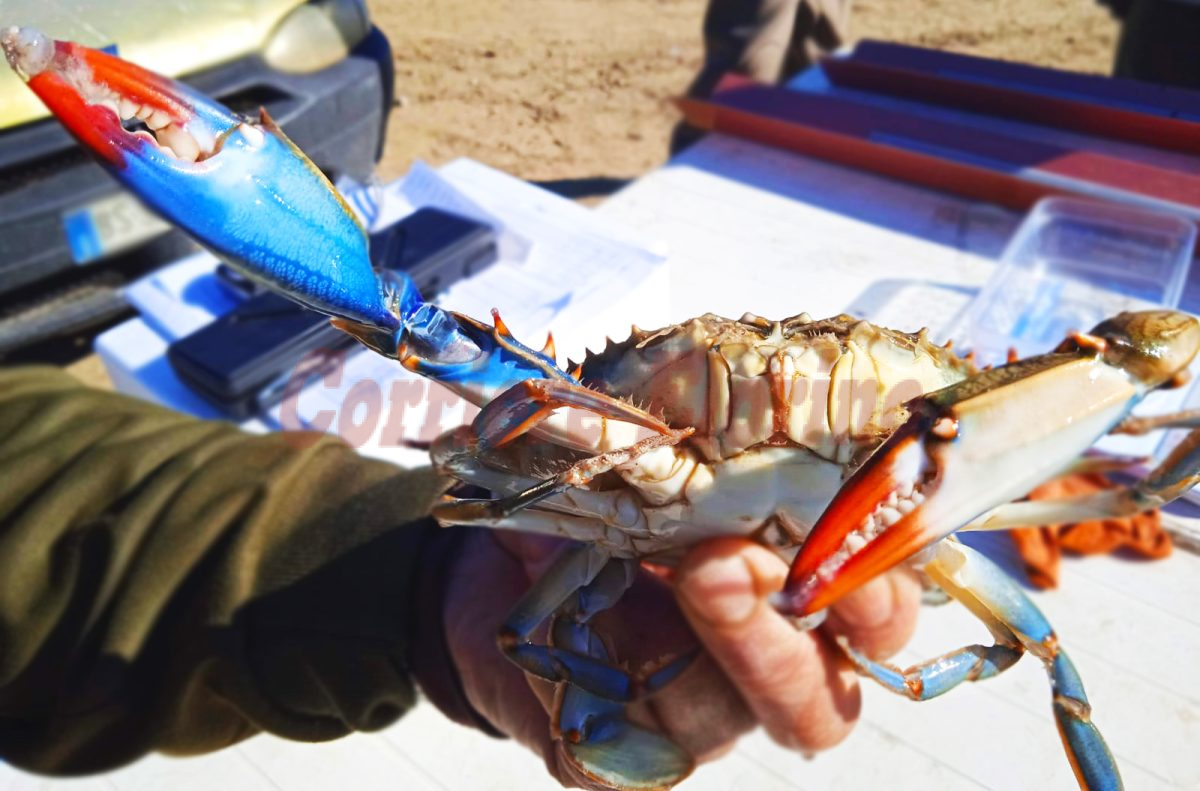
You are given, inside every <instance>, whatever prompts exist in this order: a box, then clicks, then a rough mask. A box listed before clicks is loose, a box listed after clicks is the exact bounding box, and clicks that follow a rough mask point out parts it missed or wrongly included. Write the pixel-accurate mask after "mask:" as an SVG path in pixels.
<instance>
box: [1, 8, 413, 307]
mask: <svg viewBox="0 0 1200 791" xmlns="http://www.w3.org/2000/svg"><path fill="white" fill-rule="evenodd" d="M3 45H4V51H5V55H6V56H7V57H8V61H9V63H10V65H11V66H12V67H13V68H14V69H15V70H16V71H17V72H18V73H19V74H20V75H21V76H22V77H23V78H24V79H25V80H26V82H27V83H28V84H29V87H30V88H31V89H32V90H33V91H34V92H35V93H36V94H37V95H38V97H39V98H41V100H42V101H43V102H44V103H45V104H46V106H47V107H48V108H49V109H50V110H51V112H53V113H54V114H55V115H56V116H57V117H58V118H59V120H60V121H61V122H62V123H63V125H64V126H66V127H67V129H68V130H70V131H71V133H72V134H74V135H75V137H76V138H77V139H78V140H79V142H80V144H81V145H83V146H84V148H86V149H88V150H89V151H90V152H91V153H92V154H94V155H95V156H96V158H97V159H99V160H100V162H101V164H103V165H104V166H105V167H106V168H107V169H108V171H109V172H110V173H112V175H113V176H115V177H116V178H117V179H118V180H119V181H120V182H121V183H122V184H124V185H125V186H126V187H128V188H129V190H130V191H132V192H133V193H134V194H135V195H137V196H138V197H139V198H141V200H143V201H144V202H145V203H146V204H148V205H149V206H150V207H151V208H152V209H154V210H155V211H157V212H158V213H159V214H161V215H163V216H164V217H165V218H166V219H168V220H170V221H171V222H172V223H174V224H175V225H178V226H179V227H180V228H182V229H184V230H185V231H187V232H188V233H189V234H190V235H191V236H193V237H195V238H196V240H197V241H199V242H201V243H202V244H204V245H205V246H206V247H209V248H210V249H212V250H213V251H214V252H215V253H217V254H218V255H219V256H221V257H222V258H224V259H225V260H226V261H228V262H229V263H230V264H232V265H233V266H235V267H236V268H238V269H239V270H241V271H242V272H245V273H246V275H247V276H249V277H251V278H253V279H255V280H258V281H260V282H262V283H264V284H266V285H267V286H269V287H270V288H273V289H275V290H277V291H280V292H282V293H284V294H285V295H287V296H288V297H290V298H292V299H294V300H296V301H297V302H300V303H302V304H304V305H307V306H309V307H311V308H313V309H314V310H318V311H320V312H322V313H325V314H328V315H330V316H338V317H341V318H345V319H351V320H354V321H357V322H361V323H364V324H369V325H372V326H375V327H380V328H386V329H391V330H395V329H397V328H398V327H399V326H400V323H401V317H398V316H396V315H394V314H393V313H392V312H391V311H390V310H389V306H388V300H387V298H386V295H385V294H384V291H383V289H382V287H381V285H380V283H379V281H378V279H377V278H376V277H375V273H374V272H373V271H372V270H371V261H370V258H369V256H368V252H367V251H368V248H367V239H366V234H365V232H364V231H363V228H362V226H361V225H359V223H358V221H357V219H356V218H355V217H354V214H353V213H352V212H351V211H350V208H349V207H348V206H347V205H346V204H345V202H344V201H342V199H341V197H340V196H339V195H338V194H337V192H335V191H334V190H333V188H332V187H331V185H330V184H329V181H328V180H327V179H326V178H325V176H324V175H322V174H321V172H320V171H319V170H318V169H317V168H316V167H315V166H314V165H313V164H312V163H311V162H310V161H309V160H308V159H307V158H306V157H304V155H303V154H301V153H300V152H299V150H298V149H297V148H296V147H295V146H294V145H293V144H292V142H291V141H290V140H288V139H287V137H286V136H284V134H283V132H281V131H280V130H279V129H278V127H276V126H275V124H274V123H272V122H271V120H270V118H268V117H267V116H266V114H265V113H264V114H263V117H262V122H261V125H258V124H251V123H249V122H247V121H245V120H244V119H242V118H241V117H239V116H237V115H235V114H234V113H233V112H231V111H230V110H228V109H226V108H225V107H223V106H222V105H220V104H218V103H216V102H214V101H212V100H210V99H208V98H206V97H205V96H203V95H201V94H199V93H197V92H196V91H194V90H192V89H190V88H188V87H187V86H186V85H183V84H182V83H179V82H176V81H175V80H171V79H168V78H166V77H162V76H160V75H158V74H154V73H153V72H150V71H147V70H145V69H142V68H140V67H138V66H135V65H134V64H132V63H128V62H126V61H123V60H121V59H119V58H116V57H114V56H112V55H108V54H106V53H104V52H99V51H97V50H93V49H88V48H87V47H82V46H80V45H78V44H74V43H70V42H64V41H53V40H51V39H48V38H46V37H45V36H43V35H42V34H41V33H38V32H37V31H35V30H31V29H28V28H23V29H22V28H10V29H9V30H6V31H4V34H3ZM122 114H128V115H129V118H127V119H126V120H127V121H132V120H133V118H134V116H135V114H136V117H137V118H140V119H142V120H143V121H144V122H145V125H146V126H147V127H148V128H150V129H151V130H152V131H145V130H142V131H137V132H131V131H128V130H126V129H125V128H124V126H122V119H121V115H122Z"/></svg>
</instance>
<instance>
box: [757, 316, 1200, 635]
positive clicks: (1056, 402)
mask: <svg viewBox="0 0 1200 791" xmlns="http://www.w3.org/2000/svg"><path fill="white" fill-rule="evenodd" d="M1188 343H1189V344H1191V342H1190V340H1189V341H1188ZM1192 345H1194V344H1191V345H1189V348H1188V349H1186V350H1185V351H1187V352H1189V353H1187V354H1182V353H1181V355H1180V359H1182V360H1185V363H1184V364H1186V360H1190V359H1191V353H1192V351H1194V350H1191V346H1192ZM1110 357H1111V355H1109V356H1104V355H1102V354H1100V353H1098V352H1097V351H1096V350H1094V349H1082V348H1081V349H1076V350H1074V351H1073V352H1070V353H1058V354H1049V355H1043V356H1041V357H1034V358H1030V359H1029V360H1025V361H1021V362H1018V363H1014V364H1011V365H1006V366H1004V367H1002V368H996V369H993V370H991V371H987V372H983V373H980V374H978V375H976V376H973V377H971V378H969V379H966V380H964V381H962V382H960V383H958V384H956V385H951V386H950V387H947V388H944V389H942V390H939V391H937V392H935V393H930V394H929V395H926V396H923V397H921V398H918V399H915V400H913V401H910V402H909V403H908V404H907V407H908V409H909V411H910V417H909V418H908V420H907V421H906V422H905V423H904V424H903V425H901V426H900V428H899V429H897V430H896V432H895V433H894V434H893V435H892V436H891V437H890V438H889V439H888V440H887V441H886V442H885V443H884V444H883V445H881V446H880V448H879V449H878V450H877V451H876V452H875V453H874V454H873V455H872V456H871V458H869V459H868V460H867V461H866V463H865V464H864V465H863V466H862V467H861V468H860V469H859V470H858V471H857V472H856V473H855V474H854V475H853V476H852V477H851V478H850V479H849V480H848V481H847V482H846V484H845V485H844V486H843V487H842V488H841V490H840V491H839V492H838V493H837V495H836V496H835V497H834V498H833V501H832V502H831V503H830V504H829V506H828V508H827V509H826V510H825V512H824V513H823V514H822V515H821V517H820V519H818V520H817V523H816V525H815V526H814V527H813V529H812V532H811V533H810V534H809V536H808V539H807V540H806V541H805V543H804V545H803V546H802V547H801V549H800V552H799V554H798V555H797V556H796V559H795V561H794V562H793V565H792V568H791V571H790V573H789V575H788V580H787V584H786V586H785V588H784V590H783V592H782V593H780V594H779V596H778V598H777V601H776V605H777V606H778V607H779V608H780V609H781V610H782V611H784V612H787V613H791V614H793V615H797V616H808V615H812V614H814V613H816V612H817V611H819V610H823V609H824V608H826V607H828V606H829V605H831V604H833V603H834V602H836V601H837V600H838V599H839V598H841V597H842V596H844V595H845V594H847V593H849V592H850V591H852V590H854V589H855V588H857V587H859V586H861V585H862V584H864V583H865V582H867V581H868V580H870V579H872V578H873V577H875V576H876V575H878V574H881V573H882V572H884V571H886V570H888V569H890V568H891V567H893V566H895V565H896V564H898V563H900V562H902V561H904V560H905V559H907V558H910V557H912V556H913V555H915V554H917V553H918V552H920V551H921V550H922V549H923V548H925V547H927V546H929V545H930V544H932V543H934V542H935V541H938V540H939V539H942V538H945V537H946V536H948V535H950V534H951V533H953V532H954V531H956V530H958V529H959V528H960V527H962V526H963V525H965V524H967V523H968V522H970V521H971V520H972V519H974V518H976V517H977V516H979V515H980V514H983V513H984V512H986V511H989V510H991V509H992V508H994V507H996V506H998V505H1001V504H1003V503H1007V502H1009V501H1011V500H1014V499H1016V498H1018V497H1022V496H1024V495H1025V494H1027V493H1028V492H1029V491H1030V490H1031V489H1033V488H1034V487H1035V486H1037V485H1038V484H1040V483H1042V482H1044V481H1046V480H1048V479H1049V478H1051V477H1053V476H1055V475H1058V474H1060V473H1061V472H1062V471H1063V470H1065V469H1067V468H1068V467H1069V466H1070V465H1071V464H1072V463H1073V462H1074V461H1075V460H1076V459H1077V458H1078V457H1079V455H1080V454H1081V453H1083V451H1085V450H1086V449H1087V448H1088V447H1090V446H1091V445H1092V443H1094V442H1095V441H1096V440H1097V439H1098V438H1099V437H1101V436H1103V435H1104V434H1105V433H1106V432H1107V431H1108V430H1109V429H1111V428H1112V426H1114V425H1116V424H1117V423H1118V422H1119V421H1120V420H1121V419H1122V418H1123V417H1124V416H1125V415H1126V414H1127V412H1128V410H1129V409H1130V408H1131V407H1132V405H1133V404H1135V403H1136V402H1137V401H1138V399H1140V398H1141V396H1142V394H1144V393H1145V392H1146V388H1145V385H1144V383H1143V382H1142V380H1141V379H1139V378H1138V377H1135V376H1131V374H1130V370H1129V366H1124V365H1114V364H1113V363H1112V361H1111V360H1110V359H1109V358H1110ZM1143 378H1144V377H1143Z"/></svg>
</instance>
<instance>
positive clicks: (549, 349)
mask: <svg viewBox="0 0 1200 791" xmlns="http://www.w3.org/2000/svg"><path fill="white" fill-rule="evenodd" d="M542 354H544V355H546V356H547V357H549V358H550V359H551V360H553V359H554V358H556V357H557V356H558V355H557V354H556V353H555V349H554V333H553V332H547V333H546V345H545V346H543V347H542Z"/></svg>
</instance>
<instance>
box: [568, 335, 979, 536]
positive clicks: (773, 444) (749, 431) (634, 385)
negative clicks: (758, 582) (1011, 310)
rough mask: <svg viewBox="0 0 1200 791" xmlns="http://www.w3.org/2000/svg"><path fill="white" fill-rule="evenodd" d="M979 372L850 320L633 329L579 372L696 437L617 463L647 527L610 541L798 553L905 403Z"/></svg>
mask: <svg viewBox="0 0 1200 791" xmlns="http://www.w3.org/2000/svg"><path fill="white" fill-rule="evenodd" d="M973 372H974V368H973V366H972V365H971V364H970V363H969V362H967V361H966V360H963V359H961V358H959V357H957V356H955V355H954V354H953V353H952V352H951V351H949V349H947V348H943V347H940V346H936V345H934V344H932V343H930V342H929V340H928V338H927V333H926V332H925V331H924V330H921V331H920V332H918V333H912V334H910V333H904V332H898V331H895V330H891V329H887V328H884V327H879V326H876V325H874V324H871V323H869V322H866V321H861V320H858V319H855V318H853V317H851V316H848V315H840V316H835V317H833V318H829V319H824V320H819V321H814V320H812V319H811V318H810V317H809V316H808V315H807V314H800V315H798V316H794V317H792V318H789V319H785V320H783V321H770V320H767V319H764V318H761V317H758V316H754V315H751V314H747V315H746V316H743V317H742V318H741V319H740V320H737V321H734V320H731V319H726V318H722V317H720V316H716V315H712V314H708V315H705V316H701V317H699V318H696V319H692V320H690V321H688V322H685V323H682V324H677V325H674V326H671V327H667V328H664V329H661V330H657V331H651V332H646V331H642V330H638V329H637V328H636V327H635V328H634V330H633V332H632V334H631V336H630V337H629V338H628V339H627V340H625V341H621V342H619V343H614V342H611V341H610V342H609V345H608V346H607V347H606V348H605V349H604V351H603V352H600V353H595V354H593V353H589V354H588V356H587V357H586V358H585V360H584V362H583V364H582V368H581V376H580V378H581V380H582V381H583V382H584V384H586V385H588V386H589V387H592V388H593V389H596V390H599V391H601V392H604V393H605V394H607V395H611V396H615V397H618V398H621V399H623V400H625V401H628V402H630V403H633V404H636V405H638V406H640V407H642V408H644V409H646V410H647V411H648V412H650V413H651V414H654V415H658V416H661V417H662V418H663V419H664V421H665V422H667V423H668V424H670V425H671V426H672V427H673V428H689V427H690V428H694V429H695V433H694V434H693V435H692V436H691V437H689V438H688V439H686V440H684V442H683V443H681V444H680V445H678V446H676V447H664V448H659V449H657V450H654V451H651V452H650V453H647V454H645V455H644V456H642V457H640V458H639V459H637V460H636V461H634V462H633V463H631V464H629V465H626V466H623V467H621V468H618V469H617V470H616V472H615V474H616V475H618V476H620V478H621V479H623V481H624V483H625V484H626V485H627V486H628V488H629V489H631V490H632V492H633V493H635V494H636V496H637V498H638V500H639V503H640V505H641V509H642V512H643V513H644V514H645V517H646V523H645V525H644V526H642V525H639V530H637V531H636V532H637V533H641V535H638V536H633V538H634V539H635V540H634V541H632V543H627V542H626V541H625V540H624V537H622V538H621V539H618V543H620V544H622V546H612V549H613V550H614V551H618V552H620V553H621V554H635V555H650V554H656V555H660V556H661V555H663V554H664V553H665V554H667V555H670V554H674V552H672V550H675V549H678V548H682V547H685V546H687V545H690V544H692V543H694V542H696V541H699V540H703V539H705V538H710V537H713V536H717V535H722V534H738V535H751V536H755V537H757V538H758V539H759V540H761V541H763V542H764V543H766V544H769V545H772V546H776V547H780V548H786V547H793V546H795V545H797V544H798V543H800V542H801V541H803V539H804V537H805V536H806V535H807V534H808V531H809V529H810V528H811V526H812V525H813V524H814V523H815V522H816V520H817V518H818V517H819V516H820V514H821V512H822V511H823V510H824V508H825V506H826V505H827V504H828V503H829V501H830V499H831V498H832V497H833V495H834V494H835V493H836V492H837V490H838V488H839V487H840V486H841V485H842V483H843V481H844V480H845V479H846V478H847V477H848V476H849V475H850V474H851V473H852V472H853V471H854V470H855V469H856V468H857V467H858V465H859V464H861V463H862V461H863V460H865V459H866V458H867V457H868V456H869V455H870V453H871V452H872V451H873V450H874V449H875V448H876V447H878V446H879V444H880V443H881V442H882V441H883V439H885V438H886V437H887V436H888V435H889V434H890V433H891V431H892V430H893V429H895V428H896V427H897V426H899V425H901V424H902V423H903V422H904V420H905V419H907V417H908V410H907V408H906V406H905V403H906V402H907V401H908V400H909V399H912V398H915V397H917V396H920V395H922V394H924V393H928V392H931V391H934V390H938V389H941V388H942V387H945V386H946V385H949V384H953V383H955V382H958V381H961V380H962V379H964V378H965V377H967V376H969V375H970V374H972V373H973ZM559 425H560V426H561V425H562V424H561V423H560V424H559ZM576 425H578V423H576ZM548 428H550V429H551V431H550V433H552V434H560V433H561V431H562V430H561V429H560V430H559V431H555V430H554V429H553V427H548ZM635 431H636V428H635V427H632V426H630V425H628V424H622V423H618V422H615V421H606V422H605V423H604V425H603V429H602V431H600V432H598V435H599V436H598V438H596V439H594V440H593V441H591V442H588V441H581V439H580V437H579V436H578V433H577V434H576V435H575V436H571V437H569V438H566V439H570V440H573V442H571V444H573V445H575V446H576V447H580V446H585V447H586V446H590V449H592V450H593V451H600V452H603V451H606V450H611V449H614V448H618V447H623V446H626V445H628V444H630V442H631V441H634V440H635V439H636V436H635V435H634V432H635ZM559 439H564V438H563V437H561V436H560V437H559ZM597 484H598V485H599V487H600V488H604V487H605V486H606V485H607V486H609V487H611V486H612V482H611V480H610V481H607V482H605V481H598V482H597ZM647 532H648V533H649V536H650V537H651V539H650V540H649V541H647V540H646V533H647ZM612 538H614V537H613V536H611V535H610V536H609V537H608V539H607V540H606V539H605V538H603V537H595V538H594V539H593V540H598V541H600V542H601V543H613V542H612V541H611V539H612Z"/></svg>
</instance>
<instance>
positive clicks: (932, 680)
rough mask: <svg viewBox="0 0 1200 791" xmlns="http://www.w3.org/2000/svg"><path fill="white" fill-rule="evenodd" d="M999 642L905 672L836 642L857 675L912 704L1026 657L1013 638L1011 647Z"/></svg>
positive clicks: (1000, 670) (986, 676)
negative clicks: (863, 676) (869, 678)
mask: <svg viewBox="0 0 1200 791" xmlns="http://www.w3.org/2000/svg"><path fill="white" fill-rule="evenodd" d="M1000 640H1002V638H1001V637H999V636H997V643H996V644H995V645H990V646H989V645H968V646H963V647H962V648H960V649H958V650H957V651H952V652H950V653H948V654H944V655H942V656H939V657H938V658H936V659H929V660H927V661H925V662H921V663H919V664H916V665H913V666H912V667H909V668H908V669H906V670H900V669H899V668H896V667H893V666H892V665H889V664H886V663H883V662H876V661H874V660H872V659H869V658H868V657H866V656H864V655H863V654H861V653H859V652H858V651H856V650H854V648H853V647H852V646H851V645H850V644H849V642H847V641H846V639H845V638H844V637H839V638H838V645H840V646H841V647H842V650H843V651H844V652H845V654H846V656H847V657H849V659H850V661H851V662H853V663H854V666H855V667H856V668H857V669H858V672H860V673H862V674H863V675H866V676H870V677H871V678H873V679H875V680H876V681H878V682H879V683H880V684H882V685H883V686H885V687H887V688H888V689H890V690H891V691H892V692H895V693H896V694H897V695H905V696H906V697H909V698H912V699H913V700H929V699H931V698H936V697H937V696H938V695H941V694H943V693H945V692H949V691H950V690H952V689H954V688H955V687H957V686H958V685H959V684H961V683H963V682H964V681H983V680H984V679H989V678H991V677H992V676H996V675H999V674H1000V673H1003V672H1004V671H1005V670H1008V669H1009V668H1010V667H1012V666H1013V665H1014V664H1016V662H1017V660H1018V659H1020V658H1021V655H1022V654H1023V653H1025V651H1024V649H1022V648H1021V645H1020V643H1019V642H1018V641H1017V640H1016V639H1015V638H1013V639H1012V640H1011V643H1012V644H1005V643H1004V642H1000Z"/></svg>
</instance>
